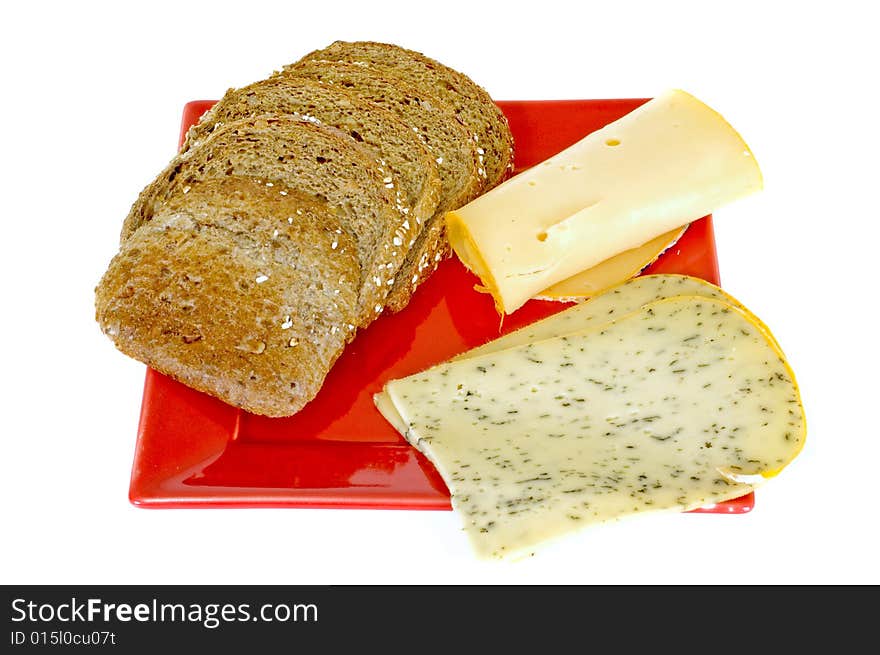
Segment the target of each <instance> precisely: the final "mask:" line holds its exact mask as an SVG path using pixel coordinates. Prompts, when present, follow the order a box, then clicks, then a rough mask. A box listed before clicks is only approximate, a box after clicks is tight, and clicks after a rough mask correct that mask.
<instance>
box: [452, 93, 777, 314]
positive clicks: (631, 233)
mask: <svg viewBox="0 0 880 655" xmlns="http://www.w3.org/2000/svg"><path fill="white" fill-rule="evenodd" d="M762 184H763V183H762V177H761V172H760V169H759V168H758V165H757V162H756V161H755V158H754V157H753V156H752V153H751V151H750V150H749V147H748V146H747V145H746V143H745V142H744V141H743V140H742V138H741V137H740V135H739V134H738V133H737V132H736V131H735V130H734V129H733V128H732V127H731V126H730V125H729V124H728V123H727V121H725V120H724V118H723V117H722V116H721V115H719V114H718V113H717V112H715V111H714V110H712V109H711V108H710V107H708V106H706V105H705V104H704V103H702V102H701V101H699V100H697V99H696V98H694V97H693V96H691V95H690V94H688V93H685V92H684V91H679V90H672V91H668V92H666V93H664V94H662V95H660V96H658V97H657V98H654V99H653V100H651V101H649V102H647V103H646V104H644V105H642V106H641V107H639V108H638V109H636V110H634V111H632V112H631V113H629V114H627V115H626V116H624V117H623V118H621V119H619V120H617V121H615V122H613V123H611V124H610V125H607V126H605V127H604V128H602V129H600V130H598V131H596V132H593V133H592V134H590V135H588V136H586V137H585V138H584V139H582V140H580V141H578V142H577V143H575V144H574V145H572V146H570V147H569V148H567V149H565V150H563V151H562V152H560V153H559V154H557V155H555V156H553V157H551V158H549V159H547V160H546V161H544V162H542V163H541V164H538V165H537V166H534V167H532V168H530V169H528V170H526V171H524V172H522V173H519V174H518V175H515V176H514V177H512V178H510V179H509V180H507V181H505V182H504V183H503V184H501V185H499V186H498V187H496V188H494V189H492V190H491V191H489V192H487V193H485V194H483V195H482V196H480V197H479V198H476V199H475V200H473V201H471V202H470V203H468V204H466V205H465V206H463V207H461V208H459V209H456V210H454V211H451V212H449V213H448V214H447V215H446V221H447V228H448V235H449V241H450V244H451V245H452V247H453V249H454V250H455V252H456V254H457V255H458V257H459V258H460V259H461V260H462V262H463V263H464V264H465V265H466V266H467V267H468V268H469V269H470V270H471V271H473V272H474V273H476V274H477V275H478V276H479V277H480V278H481V280H482V283H483V285H484V286H485V287H486V288H487V289H488V290H489V291H490V292H491V293H492V295H493V297H494V299H495V304H496V307H497V308H498V310H499V312H501V313H511V312H513V311H514V310H516V309H517V308H519V307H520V306H522V305H523V304H524V303H525V302H526V301H527V300H528V299H529V298H532V297H535V296H536V295H538V294H540V293H541V292H542V291H544V290H545V289H548V288H550V287H552V286H553V285H554V284H557V283H559V282H562V281H563V280H566V279H568V278H570V277H572V276H574V275H576V274H578V273H580V272H582V271H585V270H587V269H589V268H592V267H593V266H596V265H597V264H600V263H601V262H603V261H605V260H607V259H609V258H611V257H613V256H615V255H617V254H618V253H621V252H624V251H627V250H630V249H632V248H637V247H639V246H642V245H643V244H645V243H647V242H648V241H651V240H652V239H654V238H656V237H658V236H659V235H661V234H663V233H666V232H669V231H671V230H673V229H675V228H679V227H681V226H683V225H685V224H687V223H689V222H691V221H693V220H696V219H698V218H701V217H703V216H705V215H707V214H710V213H712V212H713V211H715V210H716V209H718V208H720V207H721V206H723V205H726V204H728V203H730V202H732V201H734V200H736V199H738V198H741V197H743V196H745V195H748V194H749V193H752V192H754V191H757V190H759V189H760V188H761V187H762Z"/></svg>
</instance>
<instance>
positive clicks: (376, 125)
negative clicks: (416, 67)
mask: <svg viewBox="0 0 880 655" xmlns="http://www.w3.org/2000/svg"><path fill="white" fill-rule="evenodd" d="M270 113H271V114H289V115H294V116H300V117H303V118H305V119H307V120H315V121H318V122H321V123H324V124H327V125H331V126H333V127H335V128H337V129H339V130H341V131H342V132H345V133H346V134H348V135H350V136H351V137H352V138H353V139H355V140H356V141H358V142H360V143H361V144H363V145H366V146H369V147H370V148H372V149H373V151H374V153H375V156H376V157H377V158H379V159H380V160H382V161H383V162H384V163H385V164H386V165H387V168H388V170H390V171H391V175H392V177H393V179H394V180H395V181H396V182H397V184H398V192H399V193H402V194H403V196H404V197H403V203H404V204H405V205H407V206H408V207H409V211H410V215H409V216H410V218H411V219H412V222H413V223H414V225H413V230H412V239H415V237H416V236H417V235H418V232H419V231H420V230H421V226H422V225H424V224H425V223H426V222H427V221H428V219H429V218H430V217H431V216H432V215H433V214H434V210H435V209H436V208H437V204H438V202H439V200H440V177H439V176H438V173H437V164H436V163H435V161H434V157H433V155H432V154H431V151H430V150H428V148H427V146H425V144H424V143H422V141H421V140H420V139H419V137H418V136H417V135H416V134H415V133H413V131H412V130H410V129H409V128H408V127H407V126H406V125H405V124H403V123H402V122H401V121H400V120H399V119H398V118H397V117H396V116H395V115H394V114H393V113H391V112H390V111H387V110H386V109H383V108H382V107H380V106H378V105H376V104H374V103H371V102H367V101H365V100H363V99H361V98H359V97H358V96H357V95H356V94H354V93H352V92H350V91H347V90H345V89H344V88H342V87H340V86H337V85H328V84H324V83H323V82H319V81H316V80H311V79H306V78H293V77H281V76H276V77H272V78H269V79H265V80H261V81H259V82H255V83H253V84H250V85H248V86H245V87H243V88H241V89H230V90H229V91H227V93H226V94H225V95H224V96H223V98H222V99H221V100H220V101H219V102H217V104H215V105H214V106H213V107H212V108H211V109H210V110H209V111H208V112H207V113H206V114H205V115H204V116H203V117H202V119H201V120H200V121H199V122H198V123H197V124H196V125H194V126H193V127H192V128H190V130H189V131H188V133H187V136H186V141H185V143H184V145H183V148H184V149H188V148H190V147H192V146H193V145H194V144H198V143H199V142H200V141H202V140H204V139H205V138H207V137H208V135H209V134H211V132H213V131H214V130H215V129H216V128H217V127H219V126H220V125H222V124H224V123H228V122H230V121H233V120H238V119H241V118H247V117H250V116H257V115H260V114H270ZM389 182H390V180H389Z"/></svg>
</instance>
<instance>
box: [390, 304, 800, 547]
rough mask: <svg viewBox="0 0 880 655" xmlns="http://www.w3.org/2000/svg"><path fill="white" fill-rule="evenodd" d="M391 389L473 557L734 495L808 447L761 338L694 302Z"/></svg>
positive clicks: (778, 360) (792, 395)
mask: <svg viewBox="0 0 880 655" xmlns="http://www.w3.org/2000/svg"><path fill="white" fill-rule="evenodd" d="M386 391H387V393H388V400H389V402H390V403H391V404H392V405H393V406H394V408H395V409H396V411H397V412H398V414H399V417H400V419H401V420H402V422H403V424H404V427H405V432H404V435H405V437H406V439H407V440H408V441H409V442H410V443H411V444H413V445H414V446H415V447H416V448H418V449H419V450H421V451H422V452H423V453H424V454H425V455H426V456H427V457H428V458H429V459H430V460H431V461H432V462H433V463H434V465H435V466H436V468H437V470H438V471H439V473H440V475H441V476H442V477H443V479H444V481H445V482H446V484H447V486H448V488H449V491H450V493H451V496H452V504H453V508H454V509H455V510H456V511H457V512H458V513H459V514H460V515H461V516H462V518H463V520H464V527H465V530H466V532H467V534H468V536H469V537H470V540H471V543H472V544H473V546H474V548H475V550H476V552H477V554H479V555H480V556H484V557H504V556H508V555H518V554H523V553H526V552H528V551H530V550H532V549H534V548H535V547H536V546H538V545H539V544H541V543H542V542H545V541H547V540H550V539H554V538H557V537H560V536H562V535H564V534H566V533H570V532H572V531H575V530H578V529H580V528H582V527H584V526H587V525H590V524H596V523H601V522H605V521H609V520H613V519H617V518H620V517H623V516H627V515H631V514H636V513H640V512H648V511H662V510H675V511H684V510H690V509H694V508H697V507H701V506H704V505H706V504H709V503H717V502H721V501H724V500H728V499H731V498H735V497H738V496H741V495H743V494H745V493H747V492H748V491H750V490H752V489H753V488H754V487H755V486H756V485H758V484H759V483H761V482H762V481H763V480H764V479H765V478H766V477H770V476H772V475H774V474H776V473H778V472H779V471H780V470H781V469H782V468H783V467H785V466H786V465H787V464H789V463H790V462H791V461H792V459H794V457H796V456H797V454H798V453H799V452H800V450H801V448H802V446H803V443H804V439H805V420H804V414H803V408H802V405H801V401H800V395H799V391H798V388H797V385H796V382H795V379H794V375H793V373H792V371H791V369H790V367H789V366H788V364H787V362H786V361H785V358H784V356H783V355H782V352H781V351H780V350H779V348H778V346H777V345H776V342H775V341H774V340H773V339H772V337H770V336H769V335H768V332H767V330H766V327H765V326H763V324H761V323H760V322H759V321H756V320H755V319H754V317H752V316H751V315H750V314H748V313H747V312H746V311H743V310H741V309H739V308H737V307H735V306H733V305H731V304H730V303H728V302H726V301H724V300H717V299H710V298H703V297H697V296H678V297H673V298H668V299H665V300H660V301H657V302H654V303H650V304H648V305H645V306H643V307H641V308H640V309H637V310H636V311H634V312H631V313H629V314H627V315H625V316H622V317H619V318H618V319H617V320H615V321H613V322H611V323H606V324H603V325H600V326H598V327H596V328H593V329H588V330H585V331H582V332H576V333H570V334H566V335H564V336H559V337H555V338H550V339H545V340H543V341H538V342H534V343H527V344H525V345H519V346H516V347H512V348H508V349H505V350H502V351H499V352H492V353H488V354H484V355H482V356H477V357H473V358H470V359H463V360H459V361H451V362H447V363H445V364H441V365H439V366H436V367H434V368H431V369H428V370H427V371H424V372H422V373H418V374H415V375H412V376H409V377H406V378H402V379H399V380H394V381H391V382H389V383H388V384H387V385H386Z"/></svg>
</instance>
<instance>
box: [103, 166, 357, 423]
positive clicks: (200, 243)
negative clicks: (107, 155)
mask: <svg viewBox="0 0 880 655" xmlns="http://www.w3.org/2000/svg"><path fill="white" fill-rule="evenodd" d="M291 218H294V220H290V219H291ZM356 252H357V248H356V244H355V237H354V235H352V234H350V233H349V232H348V231H346V230H345V220H344V218H343V217H341V216H340V215H338V214H337V213H336V212H335V211H334V209H333V208H332V207H331V206H330V205H329V203H327V202H326V201H324V200H320V199H318V198H316V197H312V196H309V195H307V194H304V193H302V192H301V191H299V190H297V189H294V188H283V187H281V186H280V185H275V186H271V187H270V186H266V185H265V184H264V183H262V182H260V181H257V180H254V179H249V178H241V177H223V178H217V179H208V180H205V181H193V182H192V183H191V185H190V188H189V191H188V192H187V193H178V194H175V195H173V196H172V197H170V198H169V199H168V201H167V202H166V203H164V204H163V205H162V207H161V208H160V209H159V210H158V211H157V212H156V213H155V214H154V215H153V216H152V217H151V220H149V221H146V222H144V223H142V224H141V225H140V226H139V227H138V228H137V229H135V230H134V232H132V234H131V235H130V236H129V237H128V238H127V239H126V240H125V241H124V242H123V243H122V245H121V248H120V251H119V253H118V254H117V255H116V256H115V257H114V258H113V260H112V262H111V263H110V265H109V267H108V269H107V271H106V273H105V274H104V276H103V277H102V279H101V281H100V283H99V284H98V286H97V289H96V293H95V309H96V318H97V321H98V323H99V325H100V327H101V329H102V330H103V332H104V333H105V334H106V335H107V336H108V337H110V339H111V340H112V341H113V343H114V344H115V345H116V347H117V348H118V349H119V350H121V351H122V352H123V353H125V354H126V355H128V356H130V357H133V358H135V359H138V360H140V361H142V362H144V363H146V364H147V365H148V366H150V367H152V368H154V369H155V370H157V371H160V372H162V373H164V374H166V375H169V376H171V377H173V378H175V379H177V380H179V381H180V382H182V383H184V384H186V385H187V386H190V387H192V388H195V389H198V390H200V391H204V392H207V393H210V394H212V395H214V396H216V397H218V398H220V399H222V400H224V401H225V402H227V403H229V404H232V405H235V406H237V407H242V408H244V409H245V410H247V411H249V412H253V413H257V414H264V415H267V416H288V415H291V414H293V413H295V412H296V411H298V410H299V409H300V408H302V406H303V405H305V404H306V403H307V402H308V401H309V400H311V399H312V398H313V397H314V396H315V394H316V393H317V392H318V390H319V389H320V388H321V385H322V383H323V381H324V377H325V376H326V374H327V372H328V371H329V370H330V368H331V366H332V365H333V362H334V361H335V360H336V358H337V357H338V356H339V354H340V353H341V352H342V350H343V348H344V347H345V345H346V343H347V342H348V340H349V339H350V338H351V337H352V336H353V334H354V331H353V330H352V329H351V326H352V325H353V324H354V321H355V320H356V316H355V307H356V301H357V294H358V287H359V285H360V275H359V274H358V262H357V255H356Z"/></svg>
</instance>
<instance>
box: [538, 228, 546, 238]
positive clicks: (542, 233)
mask: <svg viewBox="0 0 880 655" xmlns="http://www.w3.org/2000/svg"><path fill="white" fill-rule="evenodd" d="M546 240H547V231H546V230H541V231H540V232H538V241H546Z"/></svg>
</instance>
